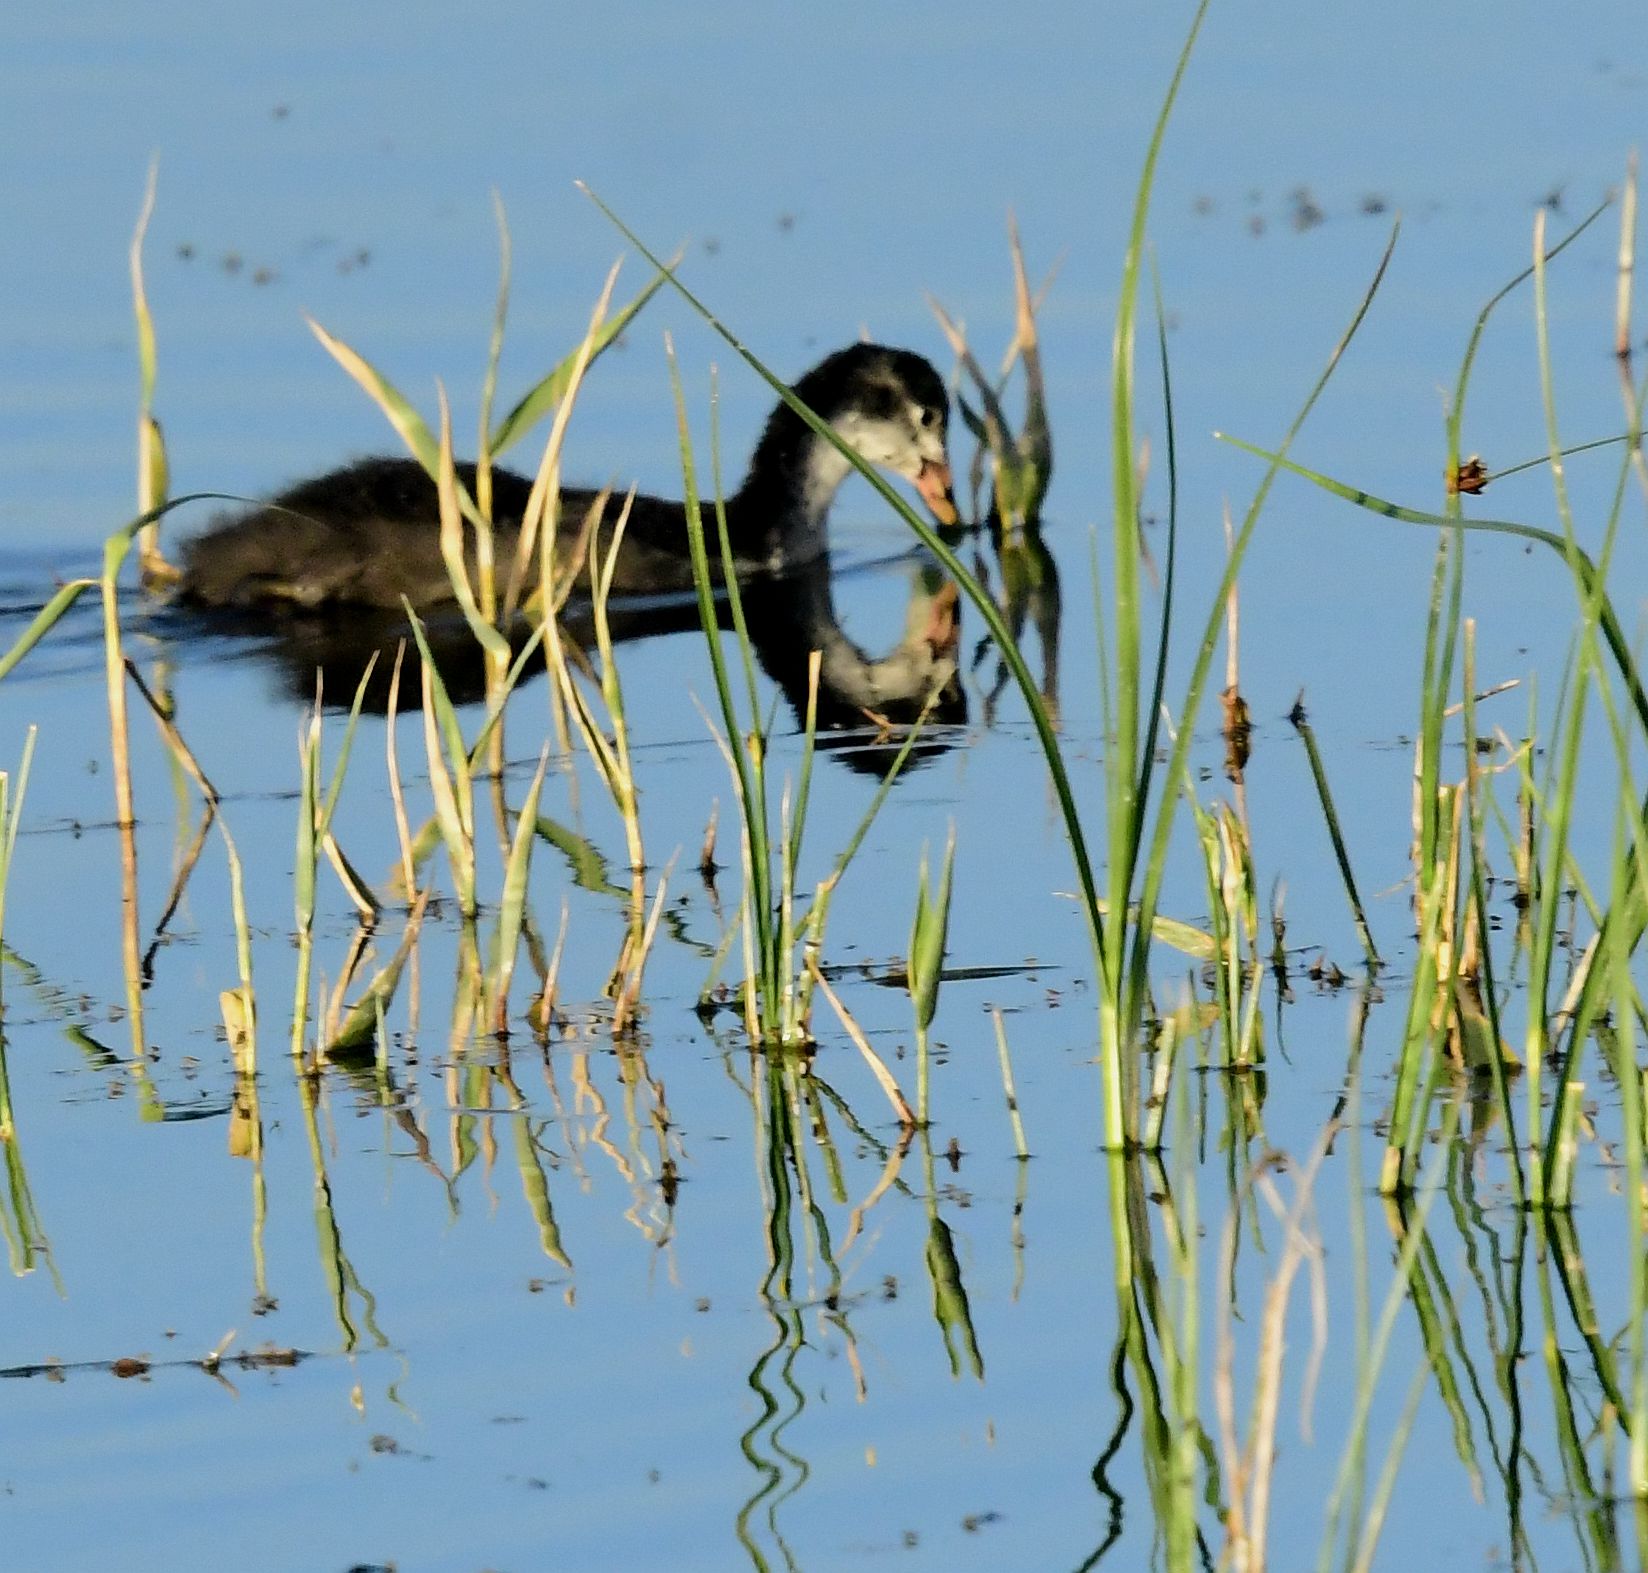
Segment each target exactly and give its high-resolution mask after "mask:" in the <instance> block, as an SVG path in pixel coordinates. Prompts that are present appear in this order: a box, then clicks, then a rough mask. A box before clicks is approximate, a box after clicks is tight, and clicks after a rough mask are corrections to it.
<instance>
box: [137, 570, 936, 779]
mask: <svg viewBox="0 0 1648 1573" xmlns="http://www.w3.org/2000/svg"><path fill="white" fill-rule="evenodd" d="M911 573H912V579H911V584H910V590H909V595H908V599H907V601H906V605H905V611H904V627H903V629H902V630H901V631H900V638H899V640H898V642H897V643H896V644H894V645H893V647H892V648H891V649H890V650H888V651H887V652H886V654H884V655H880V656H872V655H868V654H866V653H865V651H864V650H863V649H862V648H861V647H860V646H859V645H858V643H857V642H856V641H855V640H854V639H853V637H852V636H851V635H850V634H849V633H848V632H847V631H846V629H845V628H843V627H842V625H841V621H840V617H839V616H838V614H837V611H836V606H835V595H834V581H833V579H832V575H831V573H830V565H829V560H828V558H819V559H815V560H814V561H813V562H810V563H807V564H804V565H803V566H802V567H800V568H798V569H797V570H796V571H795V572H794V573H790V574H780V575H774V576H773V577H771V578H769V579H765V580H763V581H762V582H761V584H760V586H759V591H758V593H750V592H746V593H745V595H744V598H743V607H744V622H745V627H746V629H747V631H748V633H749V637H750V645H751V648H752V649H753V650H754V652H755V656H756V659H757V660H758V661H759V662H760V664H761V668H762V670H763V671H765V672H766V674H767V675H768V677H770V678H771V679H772V681H773V682H774V683H775V684H776V685H777V686H778V688H779V690H780V691H781V692H782V693H783V695H784V698H785V699H786V700H787V701H788V703H789V705H790V707H791V708H792V709H793V710H794V712H795V715H796V719H797V722H798V723H799V722H800V721H801V719H802V718H803V717H805V715H806V713H807V686H808V675H807V673H808V663H809V658H810V656H811V653H812V652H813V651H814V650H817V651H819V652H820V659H819V676H818V699H817V718H818V731H819V734H820V742H821V743H824V742H825V740H826V739H828V738H830V737H831V734H834V740H835V741H838V742H840V743H842V744H845V745H848V746H849V748H850V752H848V753H847V754H845V755H844V758H845V759H846V761H847V763H849V764H850V765H852V766H853V767H854V768H855V769H863V770H866V771H869V772H872V773H880V772H881V771H882V770H885V769H886V766H887V762H888V760H889V759H890V757H891V754H892V751H893V750H894V749H896V747H897V741H896V739H894V738H893V737H892V736H891V735H890V732H891V731H896V730H897V729H899V728H902V727H906V726H909V725H911V724H912V723H914V722H915V721H916V720H917V718H918V717H920V716H921V715H922V714H923V712H924V711H925V712H926V716H927V721H928V724H929V727H930V728H931V729H932V730H931V731H930V732H929V733H928V736H927V738H926V739H924V740H923V741H922V742H920V743H918V744H917V746H916V753H917V756H918V757H922V756H925V755H927V754H930V753H932V752H934V751H937V750H940V749H943V748H945V747H947V746H949V744H950V742H952V741H953V734H952V735H951V736H946V735H945V731H944V729H946V728H954V727H957V726H961V725H963V724H965V722H966V720H967V695H966V691H965V689H964V688H963V687H962V683H961V677H960V672H959V643H960V637H961V632H960V630H961V622H960V611H959V606H958V597H957V592H956V588H955V586H954V585H953V584H952V583H951V582H950V581H949V580H948V579H947V578H945V577H944V576H943V575H942V574H941V573H939V572H938V570H937V569H936V568H933V567H930V566H927V565H922V566H918V567H915V568H914V569H912V570H911ZM847 582H849V583H851V582H852V581H850V580H849V581H847ZM718 607H719V612H720V616H721V621H722V626H723V627H729V626H730V625H731V617H730V612H729V608H728V604H727V602H726V599H725V598H724V597H723V598H722V599H721V600H720V601H719V603H718ZM561 621H562V627H563V631H564V632H565V634H566V635H567V637H568V639H569V640H571V641H572V642H573V643H575V644H579V645H588V644H590V643H592V642H593V627H592V625H591V622H590V612H589V603H588V602H587V601H582V600H580V601H574V602H573V603H571V604H570V605H569V606H568V607H567V609H566V611H565V612H564V613H563V615H562V619H561ZM608 621H609V626H610V629H611V633H612V637H613V639H614V640H616V641H619V642H628V641H631V640H638V639H646V638H650V637H653V636H655V635H659V634H680V633H683V632H686V631H687V630H689V629H694V628H696V627H697V626H698V606H697V603H696V602H695V601H694V600H693V599H692V598H691V597H689V596H682V595H676V596H671V597H668V598H659V599H656V600H652V599H648V600H637V601H629V602H618V603H614V604H613V605H612V607H611V608H610V609H609V612H608ZM203 625H204V626H205V627H206V628H208V629H210V630H212V631H215V632H218V633H223V634H229V635H249V636H251V637H252V638H253V639H255V640H257V641H258V644H259V646H260V648H258V649H257V652H256V653H257V654H258V655H259V656H260V657H261V658H262V659H264V660H266V661H269V662H272V663H273V664H274V665H275V666H276V667H277V668H278V669H279V670H280V672H281V676H282V679H283V683H284V686H285V687H286V688H287V689H288V690H289V691H290V692H291V693H292V694H293V695H294V696H295V697H296V698H298V699H300V700H312V699H313V698H314V694H315V674H316V671H317V669H318V670H319V671H320V673H321V675H322V692H323V693H324V694H325V696H326V699H327V702H328V703H330V704H334V705H347V704H348V703H349V701H350V699H351V698H352V697H353V695H354V693H355V690H356V688H357V687H358V686H359V684H360V681H361V678H362V676H363V675H364V674H365V672H366V668H367V663H368V661H370V660H371V659H372V658H373V657H374V656H376V657H377V664H376V666H375V668H374V669H373V674H372V678H371V681H370V683H369V685H368V687H367V690H366V693H365V695H364V700H363V702H364V705H365V707H366V708H367V709H368V710H380V711H381V710H382V709H384V707H385V706H386V704H387V703H388V697H389V677H390V672H391V669H392V667H393V665H394V654H395V647H396V645H397V644H398V643H399V642H400V641H402V640H406V639H409V637H410V630H409V628H408V626H407V622H406V618H405V615H404V614H403V613H396V612H391V611H389V610H388V609H387V608H380V607H355V608H353V609H351V612H350V615H348V616H347V617H345V616H340V615H339V609H338V608H336V607H332V608H316V609H308V608H304V607H296V606H290V605H285V606H281V607H279V608H270V607H266V606H257V607H224V608H207V609H194V610H189V611H187V612H186V611H185V609H184V608H182V607H172V608H162V609H159V610H158V611H157V613H156V620H155V624H154V628H155V631H156V632H162V633H165V634H168V635H169V634H172V633H173V631H174V630H175V631H176V633H177V634H178V635H180V636H181V635H183V634H198V633H199V632H200V631H201V629H202V626H203ZM530 633H531V630H530V629H529V628H528V627H527V625H526V622H525V620H524V619H521V620H519V621H518V623H517V625H516V628H515V629H514V631H513V637H514V642H515V643H516V645H517V647H519V645H520V644H521V643H522V642H524V641H525V640H526V639H527V638H528V637H530ZM426 637H427V638H428V641H429V645H430V650H431V653H432V654H433V655H434V658H435V663H436V665H437V667H438V668H439V669H440V673H441V679H442V682H443V683H444V684H445V686H446V690H447V693H448V695H449V696H450V697H451V698H452V699H453V700H454V701H455V702H456V703H459V704H465V703H469V702H473V701H475V700H479V699H481V698H482V697H484V695H485V693H486V682H487V672H486V663H485V658H484V652H483V651H482V649H481V646H480V645H479V644H478V643H477V642H476V640H475V636H474V634H473V633H471V632H470V629H469V625H468V624H467V623H466V622H465V621H464V620H463V618H462V617H461V616H460V615H458V613H457V610H456V608H449V609H447V610H446V612H445V613H444V614H437V615H434V616H432V617H430V619H429V620H428V623H427V625H426ZM409 659H410V660H411V661H413V662H414V663H416V661H417V652H416V651H415V650H411V649H410V648H409ZM542 669H543V668H542V663H541V661H537V660H534V661H533V662H531V663H529V665H528V667H527V672H526V675H527V676H531V675H533V674H534V673H536V672H539V671H541V670H542ZM413 671H414V675H413V676H412V677H411V678H410V679H408V678H407V677H405V676H403V677H402V679H401V685H400V693H401V703H402V704H403V705H405V704H412V705H416V704H417V702H418V700H417V695H418V687H419V685H418V681H417V678H416V675H415V672H416V667H415V665H414V668H413ZM929 701H930V702H931V708H930V709H929V708H928V706H929ZM866 740H868V741H866ZM860 743H863V744H864V746H863V747H857V746H854V745H857V744H860Z"/></svg>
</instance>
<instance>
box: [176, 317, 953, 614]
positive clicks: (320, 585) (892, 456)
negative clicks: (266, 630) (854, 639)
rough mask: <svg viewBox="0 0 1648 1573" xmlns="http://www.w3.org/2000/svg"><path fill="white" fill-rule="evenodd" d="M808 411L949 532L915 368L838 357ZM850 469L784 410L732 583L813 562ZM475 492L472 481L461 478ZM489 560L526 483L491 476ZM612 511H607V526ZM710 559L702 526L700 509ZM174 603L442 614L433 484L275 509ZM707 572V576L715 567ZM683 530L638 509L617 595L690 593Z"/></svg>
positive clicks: (871, 349) (389, 475)
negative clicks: (912, 492) (899, 480)
mask: <svg viewBox="0 0 1648 1573" xmlns="http://www.w3.org/2000/svg"><path fill="white" fill-rule="evenodd" d="M795 392H796V394H797V395H798V396H799V397H800V398H801V399H802V401H803V402H804V403H806V404H807V405H808V407H809V408H811V409H812V410H814V411H815V412H816V413H817V414H818V415H820V416H822V417H823V418H824V419H825V420H827V421H828V422H829V423H830V424H831V425H832V426H833V427H834V428H835V430H836V431H837V432H838V433H839V434H840V436H841V437H842V438H843V439H844V440H845V441H846V442H848V443H849V444H851V445H852V447H853V448H854V449H856V450H857V452H858V453H859V454H860V456H861V457H863V458H864V459H865V460H866V461H868V462H869V463H871V464H876V465H881V466H883V467H885V468H886V469H889V470H891V471H893V473H894V474H896V475H901V476H903V477H905V478H906V479H907V480H910V481H912V482H914V483H915V486H916V488H917V490H918V491H919V492H920V493H921V495H922V497H923V499H924V500H925V501H926V503H927V505H928V507H929V508H930V509H931V510H932V512H933V514H934V515H935V517H937V518H938V519H940V520H941V521H942V522H944V523H947V524H948V523H953V522H954V520H955V517H956V512H955V502H954V499H953V497H952V495H951V490H950V467H949V463H948V460H947V457H946V450H945V431H946V426H947V423H948V419H949V400H948V398H947V397H946V396H945V392H944V384H943V382H942V380H941V379H940V377H939V375H938V373H937V372H936V371H935V370H934V369H933V367H932V366H931V365H930V364H929V363H928V362H927V361H926V360H924V359H922V357H921V356H919V355H915V354H912V353H911V352H910V351H908V350H896V349H886V348H884V347H882V346H880V345H876V344H855V345H853V346H852V347H851V348H850V349H845V350H838V351H837V352H836V353H835V354H834V355H831V356H830V357H829V358H828V359H827V360H824V361H822V362H821V363H820V364H819V365H817V366H815V367H814V368H813V369H812V370H811V371H810V372H808V373H807V375H806V376H804V377H803V378H802V379H801V380H800V381H799V382H797V383H796V384H795ZM850 470H851V466H850V465H849V464H848V462H847V460H846V459H845V458H843V457H842V455H841V454H840V453H839V452H838V451H837V450H836V449H835V448H833V447H832V446H831V445H830V444H829V443H828V442H826V441H825V440H824V439H823V438H822V437H820V436H819V435H818V434H817V433H816V432H814V431H813V430H812V429H811V428H810V427H809V426H808V425H807V424H806V423H805V422H804V421H803V420H802V419H801V417H800V416H798V415H797V414H795V413H794V411H792V410H791V409H790V408H789V407H788V406H787V405H784V404H780V405H779V406H778V408H777V409H775V410H774V411H773V413H772V416H771V417H770V419H769V420H768V421H767V426H766V430H765V431H764V432H763V434H762V437H761V441H760V442H759V443H758V444H757V445H756V450H755V455H754V457H753V458H752V459H751V460H750V469H749V474H748V475H747V476H746V477H745V479H744V484H743V485H742V486H741V487H739V489H738V490H737V491H736V492H735V493H733V495H732V496H731V497H729V498H728V499H727V527H728V533H729V536H730V539H731V543H732V548H733V555H734V558H735V561H736V564H737V568H738V572H739V575H740V577H747V576H750V575H754V574H758V573H771V572H779V571H783V570H784V569H785V568H787V567H792V566H794V565H796V564H799V563H804V562H808V561H810V560H812V559H814V558H816V557H818V556H820V555H821V554H822V553H823V551H824V548H825V534H824V523H825V516H826V514H827V513H828V512H829V507H830V502H831V499H832V498H833V497H834V496H835V493H836V490H837V489H838V488H839V487H840V485H841V483H842V481H844V480H845V479H846V478H847V475H848V474H849V472H850ZM458 474H459V478H460V479H461V480H462V481H463V483H464V485H465V486H466V487H468V488H470V490H471V492H473V488H474V484H475V469H474V466H473V465H460V466H459V467H458ZM492 485H493V510H492V511H493V519H494V521H495V524H496V528H497V532H498V538H497V547H496V552H497V558H498V561H499V563H500V565H503V564H507V563H508V562H510V561H511V558H512V554H513V552H514V546H515V541H516V538H517V533H518V530H519V526H520V522H521V518H522V516H523V514H524V513H525V511H526V506H527V498H528V495H529V494H530V492H531V489H532V488H531V482H530V481H528V480H527V479H525V478H524V477H522V476H519V475H515V474H512V473H510V472H509V471H507V470H497V471H495V472H494V475H493V482H492ZM595 495H596V494H595V493H593V492H589V491H579V490H573V489H570V488H569V489H567V490H564V491H563V492H562V493H561V520H562V524H561V526H560V529H559V534H558V540H559V542H560V543H562V544H564V545H565V546H566V547H568V548H569V549H570V548H573V547H574V546H575V543H576V541H577V538H578V534H579V527H580V525H581V523H582V520H583V517H584V515H585V513H586V511H587V509H588V508H589V506H590V504H591V503H592V502H593V500H594V498H595ZM620 502H621V499H620V498H614V499H613V500H612V501H611V502H610V503H609V505H608V508H607V513H606V526H605V528H607V529H610V527H611V524H612V522H613V520H614V519H615V518H616V516H617V512H618V507H619V503H620ZM705 518H706V524H707V526H708V527H709V528H710V531H711V533H710V536H709V540H710V542H711V543H712V544H711V550H712V553H713V551H714V546H713V543H714V540H715V536H714V533H713V518H714V516H713V514H712V513H711V512H710V511H709V509H708V508H707V507H706V510H705ZM182 559H183V563H182V576H181V579H180V581H179V583H178V586H177V593H178V594H179V595H180V596H181V598H182V599H184V600H186V601H193V602H196V603H198V604H202V605H208V606H233V607H255V606H266V605H280V604H285V605H295V606H300V607H325V606H328V605H355V606H381V607H398V606H399V605H400V604H401V599H402V597H405V598H406V599H407V600H408V601H410V602H411V603H412V605H413V606H416V607H428V606H436V605H439V604H440V603H441V602H444V601H450V600H451V599H452V598H453V597H452V587H451V584H450V582H449V580H448V578H447V572H446V564H445V562H444V561H443V560H442V557H441V550H440V529H439V509H438V504H437V501H436V495H435V487H434V483H433V482H431V481H430V479H429V477H428V476H427V475H426V474H425V473H424V471H423V469H422V467H421V466H420V465H419V464H418V463H417V461H416V460H414V459H363V460H361V461H360V462H359V463H358V464H352V465H349V466H347V467H345V468H344V469H341V470H334V471H332V472H331V473H330V474H327V475H322V476H319V477H317V478H316V479H314V480H311V481H305V482H303V483H302V484H301V485H298V486H294V487H293V488H292V489H291V490H289V491H286V492H283V493H281V495H280V496H278V497H276V498H275V499H274V500H273V502H272V503H270V504H267V505H265V506H264V507H261V508H258V509H255V510H254V511H253V512H251V513H246V514H241V515H239V516H237V517H234V518H230V519H227V520H225V521H223V522H221V523H219V524H217V525H216V526H214V527H213V528H212V529H210V530H208V531H207V532H206V533H205V534H204V535H201V536H199V537H197V538H196V539H195V540H193V541H189V542H187V543H185V545H184V547H183V549H182ZM711 561H712V562H713V561H714V557H713V555H712V558H711ZM691 584H692V563H691V559H690V557H689V555H688V544H687V527H686V515H685V511H684V509H683V508H682V505H681V504H680V503H679V502H670V501H666V500H665V499H663V498H660V497H640V496H638V497H637V498H636V499H635V503H634V506H633V508H632V509H631V510H630V516H629V522H628V524H627V526H626V527H625V532H624V540H623V544H622V547H621V549H620V552H619V560H618V566H617V570H616V572H615V574H614V576H613V588H614V589H615V590H617V591H620V592H665V591H672V590H682V589H686V588H689V587H690V586H691Z"/></svg>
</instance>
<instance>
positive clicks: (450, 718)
mask: <svg viewBox="0 0 1648 1573" xmlns="http://www.w3.org/2000/svg"><path fill="white" fill-rule="evenodd" d="M401 605H402V606H403V607H404V608H405V610H406V615H407V617H408V618H409V619H410V620H411V623H412V637H413V638H414V639H415V640H416V641H417V645H418V654H419V655H420V656H421V657H422V658H423V669H424V671H425V672H427V673H428V674H429V686H430V693H431V697H432V699H433V700H434V715H435V721H436V723H437V724H438V725H439V728H440V736H441V739H442V742H443V744H444V746H445V749H446V754H445V758H446V761H447V762H448V763H449V764H450V765H451V767H452V772H453V775H452V780H453V783H454V792H455V795H456V798H455V800H456V804H457V807H458V808H459V810H460V812H461V815H462V824H463V827H464V832H465V834H466V835H472V834H473V828H472V827H473V825H474V816H473V814H472V812H471V805H470V792H469V769H468V765H469V750H468V749H467V748H466V747H465V746H464V740H463V728H462V727H461V726H459V724H458V712H457V710H456V709H455V708H454V707H453V704H452V699H451V696H450V695H449V694H448V693H447V690H446V683H445V681H444V680H443V679H442V677H441V669H440V667H439V666H437V665H436V663H435V657H434V654H433V652H431V650H430V648H429V639H428V636H427V635H426V634H425V632H424V626H423V622H422V620H421V619H420V618H419V617H418V615H417V613H416V612H414V611H413V610H412V606H411V603H410V602H408V601H405V600H403V601H402V602H401ZM426 713H427V712H426Z"/></svg>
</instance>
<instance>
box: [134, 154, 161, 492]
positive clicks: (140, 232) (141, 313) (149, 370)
mask: <svg viewBox="0 0 1648 1573" xmlns="http://www.w3.org/2000/svg"><path fill="white" fill-rule="evenodd" d="M159 179H160V160H159V159H158V158H155V159H151V160H150V162H149V179H148V182H147V184H146V185H145V186H144V189H143V206H142V208H141V209H140V210H139V211H138V215H137V228H136V230H135V231H133V234H132V245H131V251H130V253H129V254H128V260H129V262H130V265H131V273H132V309H133V312H134V314H135V316H136V318H137V365H138V374H139V377H140V383H139V389H140V392H139V397H140V398H141V400H142V413H143V415H145V416H147V415H148V413H149V407H150V405H151V404H152V403H153V402H154V389H155V331H154V318H153V317H152V316H151V315H150V313H149V297H148V293H147V291H145V289H144V288H143V240H144V237H145V236H146V235H147V234H148V232H149V220H150V218H152V217H153V216H154V206H155V187H156V185H157V183H158V182H159ZM149 506H150V507H152V506H153V504H152V503H151V504H149Z"/></svg>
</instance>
